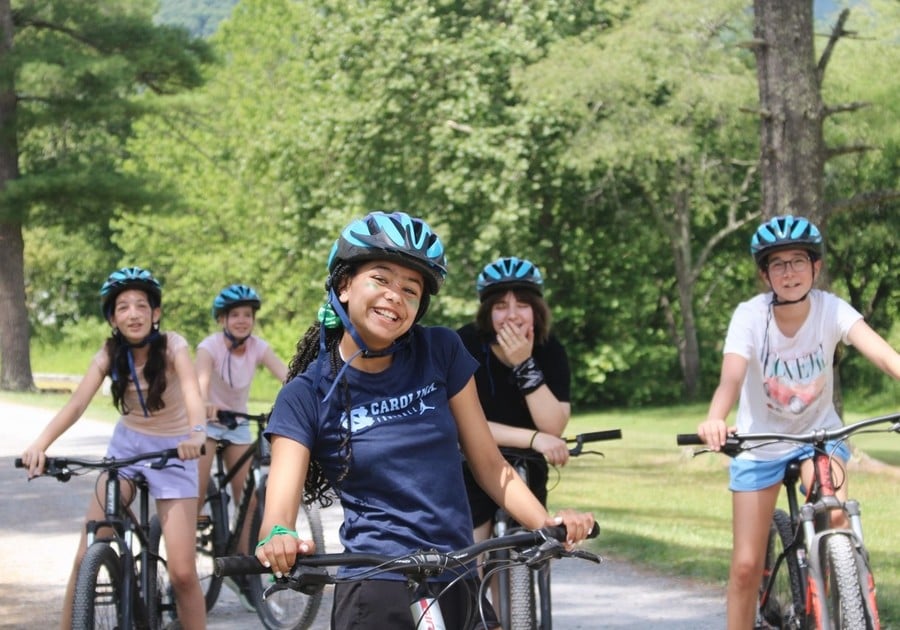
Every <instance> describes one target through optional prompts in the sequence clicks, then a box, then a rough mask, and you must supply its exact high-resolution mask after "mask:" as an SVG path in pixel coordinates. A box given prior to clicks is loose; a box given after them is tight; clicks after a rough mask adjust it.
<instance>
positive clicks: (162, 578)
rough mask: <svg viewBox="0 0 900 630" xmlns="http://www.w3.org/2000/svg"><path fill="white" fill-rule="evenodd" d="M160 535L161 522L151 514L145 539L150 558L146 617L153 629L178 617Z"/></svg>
mask: <svg viewBox="0 0 900 630" xmlns="http://www.w3.org/2000/svg"><path fill="white" fill-rule="evenodd" d="M162 536H163V533H162V524H161V523H160V522H159V517H157V516H153V518H152V519H150V535H149V536H148V540H147V546H148V550H149V552H150V553H149V556H150V560H149V563H148V565H147V569H146V570H147V577H148V583H149V584H150V592H149V593H147V599H148V601H147V619H148V620H149V622H150V628H152V629H153V630H157V629H158V628H165V627H166V626H168V625H169V624H171V623H172V622H173V621H175V620H176V619H177V618H178V611H177V609H176V608H175V593H174V591H173V590H172V584H171V583H170V582H169V571H168V567H167V565H166V558H165V545H164V544H163V538H162Z"/></svg>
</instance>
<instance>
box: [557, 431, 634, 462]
mask: <svg viewBox="0 0 900 630" xmlns="http://www.w3.org/2000/svg"><path fill="white" fill-rule="evenodd" d="M563 439H564V440H565V441H566V443H567V444H572V443H573V442H574V443H575V446H573V447H572V448H570V449H569V455H573V456H578V455H581V453H582V449H583V448H584V444H585V442H602V441H604V440H621V439H622V429H609V430H606V431H592V432H590V433H579V434H578V435H576V436H575V437H571V438H569V437H567V438H563ZM583 452H585V453H594V454H595V455H602V453H599V452H597V451H583Z"/></svg>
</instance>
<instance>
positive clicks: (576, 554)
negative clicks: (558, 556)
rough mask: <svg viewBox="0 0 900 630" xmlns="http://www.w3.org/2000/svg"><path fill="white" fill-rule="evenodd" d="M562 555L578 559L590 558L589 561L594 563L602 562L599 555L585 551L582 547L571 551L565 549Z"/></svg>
mask: <svg viewBox="0 0 900 630" xmlns="http://www.w3.org/2000/svg"><path fill="white" fill-rule="evenodd" d="M564 555H565V557H566V558H577V559H579V560H590V561H591V562H594V563H596V564H601V563H602V562H603V558H601V557H600V556H598V555H597V554H595V553H592V552H590V551H586V550H584V549H573V550H572V551H566V552H565V554H564Z"/></svg>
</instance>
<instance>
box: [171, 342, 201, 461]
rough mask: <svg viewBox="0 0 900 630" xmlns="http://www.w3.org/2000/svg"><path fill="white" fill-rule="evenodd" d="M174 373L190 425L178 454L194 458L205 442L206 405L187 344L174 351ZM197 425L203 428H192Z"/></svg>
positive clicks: (184, 457) (183, 457) (186, 457)
mask: <svg viewBox="0 0 900 630" xmlns="http://www.w3.org/2000/svg"><path fill="white" fill-rule="evenodd" d="M175 373H176V374H177V375H178V381H179V382H180V383H181V393H182V396H184V406H185V410H186V411H187V417H188V425H189V426H190V427H191V434H190V437H188V439H186V440H184V441H183V442H181V443H180V444H179V445H178V456H179V457H180V458H181V459H196V458H198V457H200V450H201V449H202V448H203V446H204V445H205V444H206V430H205V427H206V407H205V405H204V404H203V398H201V397H200V385H199V384H198V382H197V370H195V369H194V363H193V361H191V354H190V352H188V349H187V346H185V347H183V348H181V349H179V350H177V351H176V352H175ZM198 426H199V427H204V430H203V431H196V430H194V429H195V428H196V427H198Z"/></svg>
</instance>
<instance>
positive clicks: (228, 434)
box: [206, 420, 253, 444]
mask: <svg viewBox="0 0 900 630" xmlns="http://www.w3.org/2000/svg"><path fill="white" fill-rule="evenodd" d="M206 437H208V438H209V439H210V440H228V441H229V442H231V443H232V444H253V437H252V436H251V435H250V423H249V422H242V423H241V424H239V425H237V426H236V427H235V428H233V429H229V428H228V427H226V426H225V425H224V424H220V423H219V422H216V421H215V420H210V421H209V422H207V423H206Z"/></svg>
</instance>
